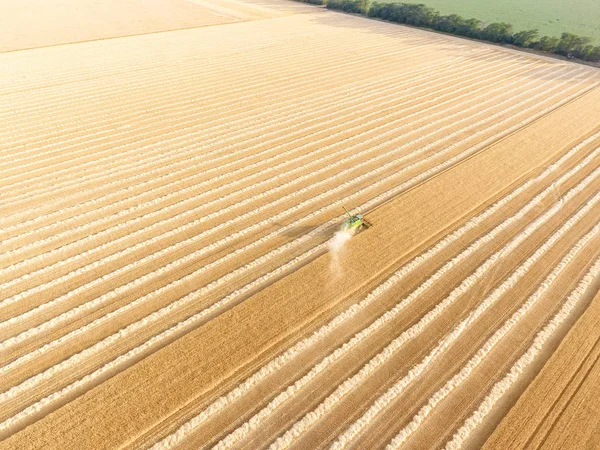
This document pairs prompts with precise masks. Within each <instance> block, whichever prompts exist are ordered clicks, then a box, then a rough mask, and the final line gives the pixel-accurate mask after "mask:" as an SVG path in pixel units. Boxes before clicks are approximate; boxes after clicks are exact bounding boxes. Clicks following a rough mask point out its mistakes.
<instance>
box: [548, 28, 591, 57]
mask: <svg viewBox="0 0 600 450" xmlns="http://www.w3.org/2000/svg"><path fill="white" fill-rule="evenodd" d="M590 42H591V39H590V38H588V37H582V36H577V35H576V34H573V33H563V34H562V35H561V36H560V42H559V43H558V46H557V47H556V50H555V52H556V53H558V54H560V55H564V56H567V57H569V58H570V57H572V56H575V55H574V53H575V52H577V51H578V50H581V49H582V48H584V47H585V46H587V45H589V44H590Z"/></svg>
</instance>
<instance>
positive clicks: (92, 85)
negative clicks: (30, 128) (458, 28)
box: [0, 38, 440, 116]
mask: <svg viewBox="0 0 600 450" xmlns="http://www.w3.org/2000/svg"><path fill="white" fill-rule="evenodd" d="M367 39H368V38H367ZM357 42H361V43H363V42H367V43H371V42H375V45H365V46H364V49H363V51H364V50H373V49H375V50H377V49H379V48H381V47H382V46H381V45H380V44H377V39H368V41H358V40H357V39H354V38H352V39H348V38H346V39H345V40H344V42H343V43H342V44H343V45H352V44H353V43H354V44H356V43H357ZM415 42H426V40H425V39H418V40H415ZM436 42H440V40H439V39H438V40H437V41H436ZM305 44H308V45H303V46H299V45H292V46H284V45H285V44H284V45H281V44H279V43H278V46H277V47H275V48H270V49H268V48H261V49H258V50H252V51H250V52H248V53H244V58H239V55H237V57H236V55H226V56H223V55H220V57H219V59H218V60H216V62H215V59H214V58H208V59H210V61H211V64H207V63H206V60H204V61H202V60H196V61H193V62H192V64H186V63H188V62H189V61H185V60H177V67H175V68H176V69H179V71H174V70H173V69H174V66H173V65H169V66H165V64H164V61H163V62H162V63H161V66H160V67H161V68H162V69H164V70H157V71H149V67H148V66H143V67H142V68H141V69H140V66H139V64H137V65H136V66H135V67H136V68H138V69H139V70H137V71H136V77H135V78H133V79H129V80H125V82H123V78H122V77H120V73H121V72H119V73H118V74H115V78H117V79H118V81H117V83H118V84H107V83H106V81H107V80H106V78H98V77H93V78H87V79H83V80H77V81H76V83H77V84H80V86H78V89H77V90H76V91H75V93H76V94H77V95H78V96H80V95H86V94H87V95H86V96H85V97H83V99H84V100H86V103H90V102H93V101H94V100H95V99H97V98H98V95H105V94H110V93H112V92H114V91H115V90H116V91H118V92H121V91H122V90H123V88H126V87H128V86H129V87H130V86H133V87H135V88H137V87H139V83H142V82H143V83H145V84H144V85H143V87H142V89H143V88H147V87H148V85H150V86H157V83H156V80H163V79H165V76H166V77H169V78H171V79H172V80H173V81H175V82H180V81H182V79H183V80H184V79H185V78H189V77H188V73H193V70H194V69H195V70H197V69H198V68H200V67H201V68H202V69H203V70H202V76H203V77H204V79H206V80H207V81H208V80H212V79H214V78H215V77H218V75H219V74H222V73H223V70H226V71H229V72H227V74H229V75H232V71H233V69H234V68H239V69H240V71H243V72H247V71H250V70H252V69H254V70H256V71H258V70H260V68H262V69H264V67H265V65H264V62H265V61H267V64H269V61H270V59H269V58H266V59H265V58H263V60H262V61H257V59H256V57H257V56H258V57H260V56H263V57H264V51H265V50H271V52H270V53H269V55H272V56H273V57H274V58H275V59H276V60H277V61H283V62H284V64H283V65H280V64H278V65H279V66H280V67H284V69H283V70H279V71H278V72H277V73H285V71H286V70H289V69H290V66H289V65H288V64H285V62H287V59H281V58H285V57H286V56H289V55H290V54H294V55H296V56H297V58H296V59H295V61H300V62H299V63H298V65H301V64H302V63H304V62H306V61H305V60H306V59H309V58H310V56H311V55H314V51H322V52H326V53H325V55H326V57H327V58H329V57H330V58H331V59H327V58H326V61H327V62H329V61H332V60H333V58H338V57H340V53H339V51H336V48H337V47H338V46H339V44H340V43H339V42H335V43H333V44H330V42H319V43H317V44H316V45H312V46H311V45H310V43H305ZM429 47H430V48H432V50H433V47H432V46H429ZM292 49H293V50H292ZM386 50H389V47H388V48H386ZM410 50H412V49H409V51H410ZM352 56H354V54H353V55H352ZM300 57H305V58H304V59H303V60H300ZM344 57H346V60H348V55H347V54H345V55H342V56H341V58H342V59H343V58H344ZM289 59H290V60H291V59H292V58H289ZM272 64H273V65H275V63H272ZM165 67H168V68H167V69H165ZM205 69H206V70H205ZM123 70H127V69H126V68H124V69H123ZM142 71H145V73H142ZM234 75H236V76H238V78H239V72H238V74H234ZM197 76H198V74H197V73H196V77H197ZM182 77H185V78H182ZM254 78H257V79H258V78H259V77H258V76H256V77H254ZM98 80H100V81H98ZM69 81H70V83H68V85H67V86H65V85H56V86H54V87H53V89H52V90H53V91H55V92H54V95H51V94H50V93H49V91H50V89H44V90H43V91H42V90H38V92H37V97H35V96H34V95H31V94H32V93H31V92H30V91H28V92H26V93H19V92H13V93H8V94H7V95H6V97H8V96H10V98H6V97H5V98H4V102H3V103H5V104H6V106H11V105H14V104H15V102H19V101H20V100H23V99H25V100H29V105H30V106H32V107H30V108H27V109H23V112H30V113H35V112H39V111H40V110H43V109H45V108H46V105H47V104H48V103H46V104H44V105H40V102H41V100H42V98H43V100H47V101H48V102H52V105H51V106H53V107H55V108H58V107H61V106H63V105H69V104H70V102H72V101H73V100H74V99H73V98H65V96H64V92H62V91H63V90H64V89H65V88H68V89H69V91H70V92H73V87H74V86H73V84H74V83H73V82H72V81H73V75H71V76H70V77H69ZM119 82H120V83H119ZM98 85H99V86H98ZM158 86H159V87H160V86H161V85H160V84H158ZM214 86H216V84H214V83H213V84H209V85H206V87H207V91H209V90H210V88H211V87H214ZM99 88H100V89H101V90H100V91H99ZM98 91H99V92H98ZM90 93H91V95H89V94H90ZM23 94H26V95H25V96H24V95H23ZM61 95H62V96H61ZM57 100H58V101H57ZM8 115H10V113H9V112H6V113H4V116H8ZM0 116H2V114H0Z"/></svg>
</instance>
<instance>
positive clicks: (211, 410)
mask: <svg viewBox="0 0 600 450" xmlns="http://www.w3.org/2000/svg"><path fill="white" fill-rule="evenodd" d="M599 137H600V132H598V133H596V134H595V135H593V136H591V137H589V138H587V139H586V140H584V141H583V142H581V143H580V144H578V145H576V146H575V147H573V148H572V149H570V150H569V151H568V152H567V153H566V154H565V155H563V156H562V157H561V158H559V159H558V160H557V161H556V162H554V163H553V164H551V165H550V166H548V167H547V168H546V169H545V170H544V171H543V172H542V173H541V174H539V175H538V176H536V177H535V178H531V179H529V180H527V181H526V182H525V183H524V184H522V185H521V186H519V187H518V188H516V189H515V190H513V191H512V192H511V193H510V194H508V195H506V196H505V197H503V198H502V199H500V200H499V201H497V202H496V203H494V204H493V205H492V206H490V207H489V208H488V209H486V210H485V211H483V212H482V213H481V214H479V215H478V216H475V217H473V218H471V219H470V220H469V221H467V222H466V223H465V224H464V225H462V226H461V227H460V228H459V229H457V230H456V231H454V232H452V233H450V234H448V235H446V236H445V237H444V238H443V239H441V240H440V241H438V243H437V244H436V245H435V246H434V247H432V248H430V249H429V250H427V251H426V252H424V253H422V254H421V255H419V256H417V257H415V258H413V259H412V260H411V261H410V262H409V263H407V264H406V265H404V266H403V267H402V268H400V269H399V270H398V271H396V272H395V273H394V274H393V275H392V276H390V277H389V278H388V279H387V280H386V281H385V282H383V283H382V284H381V285H379V286H378V287H377V288H376V289H374V290H373V291H372V292H371V293H370V294H369V295H368V296H367V297H365V299H363V300H362V301H360V302H359V303H355V304H353V305H351V306H350V307H349V308H347V309H346V310H345V311H344V312H342V313H340V314H339V315H338V316H336V317H335V318H333V319H332V320H331V321H330V322H329V323H328V324H326V325H323V326H322V327H321V328H319V329H318V330H317V331H315V332H314V333H313V334H312V335H311V336H310V337H308V338H305V339H303V340H301V341H299V342H298V343H296V344H295V345H294V346H293V347H291V348H289V349H288V350H286V351H285V352H284V353H283V354H281V355H280V356H278V357H276V358H274V359H272V360H271V361H270V362H269V363H268V364H266V365H264V366H263V367H262V368H261V369H260V370H258V371H257V372H255V373H254V374H253V375H252V376H250V377H249V378H247V379H246V380H245V381H244V382H243V383H241V384H240V385H239V386H237V387H236V388H235V389H233V390H232V391H230V392H229V393H228V394H226V395H223V396H221V397H219V398H218V399H217V400H215V401H214V402H213V403H212V404H210V405H209V406H208V407H206V408H205V409H204V410H203V411H202V412H201V413H200V414H198V415H197V416H195V417H194V418H193V419H191V420H189V421H188V422H186V423H185V424H183V425H182V426H180V427H179V428H178V429H177V431H175V432H174V433H172V434H171V435H169V436H167V437H166V438H164V439H163V440H162V441H160V442H159V443H157V444H156V445H155V446H154V447H152V450H165V449H170V448H172V447H174V446H176V445H177V444H179V443H180V442H181V441H182V440H183V439H185V437H186V436H187V435H188V434H189V433H191V432H193V430H194V429H196V428H197V427H198V426H200V425H201V424H203V423H204V422H206V421H207V420H209V419H210V418H211V417H212V416H214V415H215V414H217V413H218V412H219V411H221V410H223V409H224V408H226V407H227V406H229V405H231V404H232V403H233V402H235V401H236V400H237V399H238V398H240V397H242V396H243V395H244V394H246V393H247V392H248V391H249V390H250V389H252V388H253V387H254V386H256V385H258V383H260V382H261V381H263V380H264V379H265V378H266V377H268V376H269V375H271V374H273V373H276V372H278V371H279V370H281V369H282V368H283V367H284V366H286V365H287V364H289V363H291V362H292V361H293V360H294V359H295V358H296V357H297V356H298V355H299V354H301V353H302V352H304V351H305V350H306V349H308V348H309V347H311V346H313V345H315V344H316V343H318V342H319V341H320V340H322V339H324V338H326V337H327V336H328V335H330V334H331V333H332V332H333V331H334V330H335V329H336V328H338V327H340V326H341V325H342V324H343V323H345V322H346V321H348V320H350V319H351V318H353V317H355V316H356V315H357V314H358V313H359V312H360V311H362V310H364V309H365V308H366V307H367V306H369V305H370V304H372V303H373V302H374V301H375V300H376V299H378V298H379V297H380V296H381V295H383V294H384V293H385V292H387V291H388V290H389V289H390V288H392V287H393V286H395V285H396V284H397V283H398V282H400V281H401V280H402V279H404V278H405V277H406V276H407V275H408V274H410V273H412V272H414V271H415V270H416V269H417V268H418V267H419V266H421V265H422V264H423V263H425V262H426V261H427V260H429V259H431V258H433V257H434V256H435V255H437V254H438V253H440V252H441V251H442V250H444V249H445V248H447V247H448V246H449V245H451V244H452V243H453V242H456V241H457V240H458V239H459V238H460V237H462V236H464V235H465V234H466V233H467V232H468V231H470V230H472V229H475V228H476V227H478V226H479V225H480V224H481V223H482V222H483V221H484V220H486V219H488V218H489V217H491V216H492V215H493V214H495V213H496V212H498V211H499V210H500V209H502V208H503V207H504V206H506V205H507V204H508V203H509V202H511V201H512V200H514V199H515V198H517V197H518V196H519V195H521V194H522V193H524V192H525V191H526V190H527V189H529V188H531V187H532V186H534V185H535V184H537V183H540V182H542V181H543V180H544V179H545V178H547V177H549V176H550V175H551V174H552V173H554V172H556V171H557V170H559V169H560V168H561V167H562V166H563V165H564V164H565V163H566V162H567V161H568V160H569V159H571V158H572V157H574V156H575V155H577V154H578V153H579V152H580V151H581V150H582V149H583V148H584V147H585V146H586V145H589V144H590V143H592V142H594V140H596V139H597V138H599ZM598 154H600V148H597V149H596V150H595V151H594V152H592V153H591V154H589V155H588V156H587V157H586V158H585V159H583V160H582V161H581V162H580V163H578V164H577V165H575V166H574V167H573V168H572V169H571V170H569V171H568V172H566V173H565V174H564V175H563V176H561V177H560V178H559V179H557V180H556V181H554V182H553V183H551V184H550V186H548V187H547V188H546V189H544V190H543V191H542V192H541V193H540V194H538V195H536V196H535V197H534V198H533V199H532V200H531V201H530V202H528V203H527V204H526V205H525V206H524V207H523V208H521V210H520V211H519V212H517V214H516V215H515V216H513V217H517V216H518V215H524V214H525V213H527V211H530V210H531V209H533V208H534V207H536V206H538V205H539V204H540V202H541V201H542V200H543V199H544V198H546V197H547V196H548V195H550V194H551V193H552V192H554V191H555V189H556V188H557V187H558V186H559V185H561V184H562V183H564V182H565V181H566V180H568V179H569V178H570V177H571V176H573V175H575V174H576V173H578V172H579V171H580V170H582V169H583V168H584V167H586V166H587V165H588V164H589V163H590V162H591V161H592V160H593V158H595V157H596V156H597V155H598ZM509 220H510V219H509ZM506 226H508V225H504V222H503V223H501V224H500V225H498V226H497V227H496V228H494V229H493V230H492V231H491V232H490V233H488V235H489V234H492V236H491V237H492V238H493V237H494V236H493V235H494V234H497V233H498V232H500V231H502V229H504V228H505V227H506ZM485 239H486V238H485V237H482V238H480V239H479V240H478V241H477V242H475V243H474V244H472V245H471V247H474V246H475V245H481V244H483V243H484V242H485ZM473 250H475V248H473ZM465 251H466V250H465ZM463 253H464V252H463ZM336 352H338V353H339V351H338V350H336ZM302 384H303V383H302V382H301V381H296V383H295V384H294V385H292V386H289V387H288V388H287V390H286V391H285V392H286V395H287V396H291V395H293V394H294V392H295V391H296V390H297V389H299V388H300V387H301V386H302ZM255 421H256V419H255ZM255 421H252V420H251V421H250V422H249V425H247V426H246V425H244V427H246V428H248V427H249V428H254V426H255V425H254V422H255Z"/></svg>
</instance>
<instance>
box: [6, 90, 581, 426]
mask: <svg viewBox="0 0 600 450" xmlns="http://www.w3.org/2000/svg"><path fill="white" fill-rule="evenodd" d="M584 91H585V89H584ZM579 95H580V93H576V94H573V95H571V96H569V97H567V98H565V99H563V100H562V101H561V102H560V103H559V105H560V104H564V103H568V102H569V101H571V100H572V99H573V98H577V97H578V96H579ZM557 107H559V106H557V105H554V106H553V107H548V108H545V109H544V110H542V111H540V112H538V113H537V114H534V115H532V116H529V117H528V119H526V120H524V121H522V122H520V123H518V124H516V125H513V126H512V127H510V128H509V129H507V130H506V131H505V133H507V134H510V133H511V132H512V131H514V130H516V129H520V128H521V127H522V126H524V125H525V124H527V123H530V122H532V121H534V120H537V118H539V117H542V116H544V115H545V114H547V113H548V112H549V111H551V110H554V109H555V108H557ZM495 138H496V136H493V137H491V138H488V139H487V140H486V141H484V142H483V143H480V144H479V146H481V147H480V148H485V147H486V146H487V145H488V144H489V143H491V142H494V140H495ZM476 147H477V146H476ZM470 153H472V151H471V152H470ZM458 156H459V155H457V156H456V157H454V158H451V159H449V160H448V161H446V162H444V163H442V164H440V165H439V166H436V167H434V168H431V169H428V170H427V171H425V172H423V173H422V174H421V175H418V176H416V177H414V178H413V180H416V181H418V180H419V179H425V178H427V176H429V174H433V173H435V172H437V171H438V169H443V168H445V167H449V166H451V165H453V164H455V163H456V162H458V161H460V159H459V158H458ZM408 184H409V183H408V182H405V183H402V184H401V185H398V186H396V187H395V188H392V189H390V190H388V191H386V192H384V193H382V194H380V195H378V196H376V197H374V198H372V199H371V200H369V201H367V202H365V203H363V204H362V205H360V206H361V208H363V209H369V208H371V207H374V206H376V205H377V204H380V203H381V202H382V201H385V200H387V199H389V198H390V197H391V196H393V195H396V194H397V193H398V192H401V191H402V190H403V189H405V188H406V186H407V185H408ZM360 193H361V191H358V192H356V193H354V194H352V195H350V196H349V197H348V198H347V199H340V200H338V201H336V202H334V205H333V206H337V205H338V204H342V203H343V202H344V201H346V200H348V199H350V198H353V197H357V196H358V195H359V194H360ZM325 208H326V207H325ZM325 208H322V209H325ZM319 212H320V211H316V212H314V213H312V214H310V215H308V216H306V218H307V219H309V218H310V217H311V216H313V215H316V214H318V213H319ZM337 219H338V218H337V217H336V218H335V219H332V220H330V221H328V222H326V223H325V224H323V225H321V226H320V227H318V228H317V229H315V230H313V231H311V232H309V233H307V234H305V235H304V236H302V237H301V238H298V239H296V240H295V241H292V242H289V243H287V244H285V245H283V246H281V247H279V248H277V249H275V250H272V251H271V252H269V253H268V254H266V255H263V256H262V257H260V258H258V259H257V260H255V261H253V262H250V263H248V264H247V265H246V266H244V267H243V268H241V269H238V270H237V271H243V270H244V269H247V268H249V267H250V268H251V267H254V266H255V265H257V264H261V263H262V262H263V261H266V260H269V259H270V258H271V257H272V256H275V255H278V254H279V253H282V252H284V251H286V250H288V249H290V248H292V247H293V246H295V245H298V244H299V243H302V242H305V241H307V240H308V239H309V238H310V237H312V236H316V235H317V234H318V233H321V232H322V231H324V230H325V229H327V228H329V227H330V226H332V225H334V224H336V223H337ZM293 225H295V224H293ZM291 226H292V225H289V226H287V227H284V228H289V227H291ZM275 233H277V232H275ZM268 238H269V236H265V237H264V238H263V240H266V239H268ZM255 244H256V245H258V244H260V241H258V242H255V243H253V244H249V245H248V246H252V245H255ZM325 245H326V244H321V248H325ZM248 246H247V247H248ZM243 250H245V248H241V249H238V250H236V251H235V252H233V253H232V254H230V256H231V257H237V256H238V254H239V253H240V252H241V251H243ZM313 251H315V248H313V249H311V250H309V252H307V253H310V252H313ZM306 255H307V254H306V253H305V254H304V255H300V256H299V257H297V258H296V259H295V261H300V260H302V259H303V258H304V257H305V256H306ZM234 272H235V271H234ZM234 272H231V273H230V274H228V275H227V276H226V277H223V278H226V279H228V278H229V277H230V276H232V275H233V274H234ZM271 274H273V272H271V273H270V274H267V275H265V276H264V277H262V280H264V279H267V277H268V276H270V275H271ZM223 278H222V279H223ZM222 279H221V280H222ZM218 281H219V280H217V281H215V282H213V283H211V285H208V286H206V287H205V288H208V287H210V286H212V285H215V284H218ZM226 281H227V280H226ZM171 284H172V283H171ZM167 287H168V286H165V287H163V288H161V289H159V291H160V290H162V289H164V288H167ZM256 287H257V285H253V283H250V284H248V285H246V286H245V287H244V288H243V289H245V288H247V289H249V290H250V289H254V288H256ZM205 288H203V289H205ZM155 292H157V291H155ZM198 292H201V290H200V291H196V292H193V293H190V294H188V295H187V296H186V297H184V298H182V299H180V300H178V301H177V302H175V303H173V304H171V305H169V306H167V307H165V308H163V309H162V310H159V311H156V312H154V313H152V314H151V315H150V316H147V317H145V318H143V319H141V320H139V321H137V322H135V323H132V324H130V325H128V326H127V327H125V328H124V329H122V330H120V331H119V332H117V333H115V334H113V335H111V336H109V337H107V338H105V339H104V340H102V341H100V342H97V343H96V344H94V345H93V346H92V347H89V348H87V349H85V350H83V351H81V352H79V353H77V354H75V355H72V356H70V357H69V358H68V359H66V360H64V361H62V362H61V363H59V364H57V365H55V366H53V367H51V368H49V369H47V370H46V371H44V372H43V373H41V374H38V375H36V376H35V377H32V378H29V379H28V380H26V381H25V382H23V383H21V384H20V385H19V386H15V387H13V388H11V389H10V390H9V391H6V392H5V393H3V394H2V398H7V397H13V396H14V395H15V393H16V392H18V391H21V390H22V389H26V388H28V387H31V386H35V385H37V384H38V383H40V382H41V381H42V380H43V379H48V378H51V377H53V376H54V375H55V374H57V373H59V372H60V371H61V370H64V369H65V368H67V367H68V366H69V365H72V364H80V362H81V360H83V359H85V358H86V357H88V356H89V355H92V354H94V353H95V352H97V351H100V350H102V349H104V348H106V347H108V346H110V345H111V344H112V343H113V342H116V341H118V340H119V339H121V338H123V337H125V336H126V335H127V334H128V333H130V332H131V331H134V330H136V329H139V328H141V327H143V326H144V325H145V324H147V323H149V322H150V321H152V322H155V321H157V320H160V319H161V317H163V316H164V315H165V313H169V312H171V310H172V309H175V308H178V307H179V306H181V305H183V304H185V303H189V302H192V301H194V300H197V299H198V298H197V297H196V294H197V293H198ZM158 293H160V292H158ZM146 297H147V296H146ZM138 300H140V299H138ZM224 300H228V301H229V302H231V301H232V300H233V298H226V299H223V302H224ZM135 302H137V300H136V301H134V302H133V303H135ZM130 305H131V303H130ZM213 306H215V305H213ZM219 306H223V307H225V306H227V304H225V303H221V305H219ZM123 308H127V306H125V307H123ZM123 308H121V310H122V309H123ZM119 312H120V311H119V310H116V311H113V313H114V314H115V315H117V314H119ZM113 313H109V314H113ZM203 317H205V313H204V312H200V313H198V314H196V315H194V316H192V317H190V318H188V319H186V320H185V321H183V322H180V323H179V324H177V325H176V326H174V327H171V328H170V329H167V330H166V331H164V332H162V333H160V334H159V335H156V336H154V337H153V338H151V339H150V340H149V341H147V342H145V343H144V344H142V345H140V346H138V347H136V348H134V349H132V350H130V351H129V352H127V353H126V354H124V355H121V356H120V357H118V358H117V359H115V360H113V361H111V362H109V363H107V364H105V365H104V366H102V367H101V368H100V369H97V370H96V371H95V372H93V373H92V374H89V375H86V376H85V377H83V378H82V379H81V380H78V381H76V382H74V383H71V384H70V385H68V386H66V387H64V388H63V389H61V390H60V391H58V392H55V393H53V394H51V395H49V396H47V397H45V398H43V399H41V400H39V401H38V402H36V403H35V404H33V405H31V406H29V407H27V408H25V409H24V410H23V411H21V412H20V413H19V414H17V415H16V416H13V417H12V418H10V419H8V420H7V421H5V422H3V423H2V424H0V429H5V428H7V427H10V426H12V425H14V424H15V423H18V422H20V421H21V420H23V419H25V418H26V417H28V416H29V415H30V414H33V413H35V412H36V411H38V410H40V409H41V408H44V407H46V406H48V405H49V404H51V403H53V402H54V401H56V400H58V399H59V398H61V397H62V396H64V395H67V394H69V393H70V392H72V391H73V390H76V389H80V388H81V387H82V386H83V385H85V384H87V383H88V382H90V381H91V380H93V379H94V378H95V377H98V376H101V375H102V374H104V373H106V372H108V371H111V370H114V369H115V368H116V367H118V366H120V365H121V364H123V363H125V362H126V361H127V360H129V359H131V358H132V357H135V355H137V354H139V353H140V352H144V351H146V350H148V349H149V348H150V347H152V346H153V345H154V344H156V343H157V342H160V341H161V340H163V339H166V338H168V337H169V336H172V335H173V334H174V333H177V332H178V330H181V329H182V327H190V326H192V325H194V324H195V323H196V322H197V321H199V320H202V318H203ZM99 320H102V318H101V319H99ZM96 323H98V321H96ZM93 324H94V322H92V323H90V324H88V325H86V326H85V327H83V328H79V329H77V330H74V331H73V332H71V333H69V334H68V335H65V336H63V337H61V338H59V339H58V340H57V341H54V342H52V343H48V344H46V345H44V346H43V347H42V348H40V349H38V350H36V351H34V352H31V353H29V354H28V355H24V356H22V357H20V358H19V359H17V360H15V361H13V362H12V363H10V364H9V365H7V366H5V367H4V368H3V371H6V370H10V367H15V366H16V365H19V364H22V363H23V362H25V361H26V360H29V359H32V358H35V357H36V354H37V353H44V352H46V351H47V350H48V349H50V348H51V347H53V346H55V345H58V344H59V343H63V342H65V341H66V340H68V339H70V338H71V337H73V336H75V335H77V334H81V333H84V332H86V331H87V329H89V328H90V326H92V325H93Z"/></svg>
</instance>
